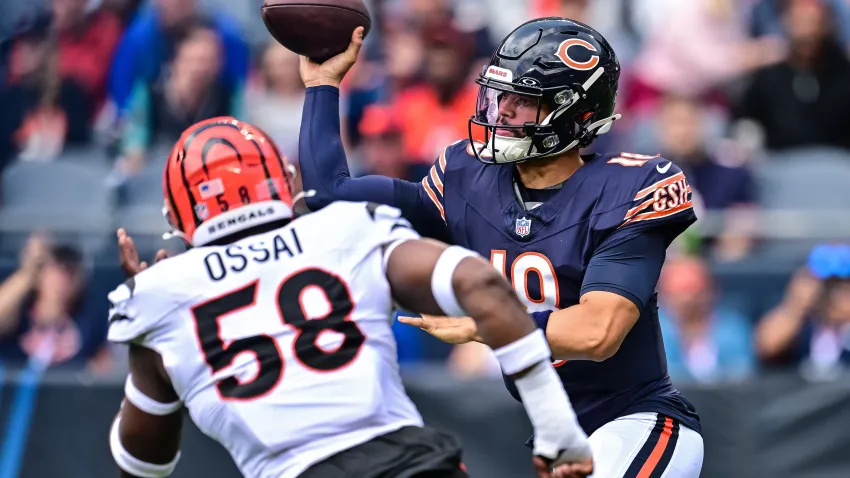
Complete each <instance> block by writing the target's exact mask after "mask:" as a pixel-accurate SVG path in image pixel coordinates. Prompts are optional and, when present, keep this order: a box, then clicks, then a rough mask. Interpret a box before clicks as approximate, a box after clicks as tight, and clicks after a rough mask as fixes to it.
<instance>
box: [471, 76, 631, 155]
mask: <svg viewBox="0 0 850 478" xmlns="http://www.w3.org/2000/svg"><path fill="white" fill-rule="evenodd" d="M500 70H501V69H499V68H494V67H492V66H491V67H489V68H488V69H487V70H486V73H484V74H483V75H482V76H481V77H480V78H479V79H478V80H476V83H478V84H479V85H480V86H481V87H480V90H479V94H478V101H477V103H476V109H475V115H474V116H472V117H471V118H470V120H469V136H470V141H471V142H472V144H473V145H474V146H473V148H472V149H473V152H474V154H475V156H476V158H477V159H478V160H479V161H481V162H483V163H487V164H502V163H521V162H525V161H529V160H533V159H538V158H547V157H552V156H556V155H558V154H562V153H564V152H566V151H569V150H571V149H574V148H577V147H583V146H586V145H588V144H590V143H591V142H592V141H593V138H594V137H596V136H598V135H600V134H605V133H607V132H608V131H609V130H610V129H611V124H612V123H613V122H614V121H615V120H617V119H619V118H620V115H613V116H608V117H606V118H601V119H596V118H594V116H596V115H595V113H596V112H582V111H577V110H576V108H575V107H576V105H577V104H579V102H580V100H582V99H585V98H586V97H587V91H588V90H589V89H590V88H591V87H593V85H594V84H595V83H596V82H597V81H598V80H599V78H601V77H602V75H603V74H604V73H605V70H604V68H602V67H599V68H597V69H596V70H595V71H594V73H593V74H592V75H590V77H589V78H588V79H587V81H585V83H584V84H581V85H572V86H567V87H564V86H559V87H553V88H541V87H539V86H534V83H535V81H534V80H533V79H529V78H521V79H520V80H519V83H522V84H517V83H514V82H512V81H510V80H511V79H512V78H510V77H508V78H504V79H499V78H498V77H499V76H502V77H503V76H504V75H505V72H504V71H500ZM508 73H509V72H508ZM504 80H508V81H504ZM512 95H521V97H522V98H525V99H526V100H527V101H534V102H536V104H537V115H536V118H535V121H534V122H526V123H524V124H523V125H504V124H500V123H499V120H500V113H499V107H500V101H504V100H505V99H506V98H513V96H512ZM544 105H546V106H548V107H549V108H550V109H551V112H549V113H548V114H545V115H544V113H545V111H544V109H543V107H544ZM568 113H574V114H568ZM580 115H584V118H581V117H579V116H580ZM590 121H592V122H590ZM473 125H477V126H480V127H483V128H484V143H483V144H481V143H480V142H478V141H475V140H474V134H473ZM499 130H508V131H517V132H521V134H518V135H516V136H512V135H511V136H508V135H504V134H499Z"/></svg>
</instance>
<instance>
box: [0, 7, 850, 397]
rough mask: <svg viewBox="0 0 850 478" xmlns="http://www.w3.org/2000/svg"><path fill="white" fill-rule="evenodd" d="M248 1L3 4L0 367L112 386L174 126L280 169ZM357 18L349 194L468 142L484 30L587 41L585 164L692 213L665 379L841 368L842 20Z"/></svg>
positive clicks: (613, 14)
mask: <svg viewBox="0 0 850 478" xmlns="http://www.w3.org/2000/svg"><path fill="white" fill-rule="evenodd" d="M261 3H262V2H261V0H252V1H244V2H226V1H216V0H149V1H140V0H42V1H41V2H39V1H31V2H20V4H19V6H18V7H14V6H13V9H12V10H13V14H12V15H10V16H9V18H10V19H13V20H14V22H13V23H12V24H7V25H6V26H5V27H4V28H5V30H0V41H2V44H0V105H3V108H2V109H1V110H0V173H2V175H3V181H2V184H0V201H2V204H0V276H2V277H4V279H3V282H2V283H0V361H3V362H5V363H15V362H22V361H26V360H27V359H32V358H33V357H37V358H40V359H44V360H46V361H47V362H49V363H51V364H53V365H54V366H57V367H58V366H66V367H71V368H80V367H91V368H93V369H94V370H100V371H109V370H114V369H115V368H116V367H121V366H122V365H121V360H122V357H121V356H122V354H121V353H120V351H119V350H114V349H110V348H108V347H107V346H106V345H105V331H106V313H105V308H106V305H105V302H106V301H105V291H108V290H109V289H111V288H112V287H114V285H115V283H116V282H117V281H118V280H120V277H121V275H120V271H119V269H118V264H117V253H116V250H115V244H114V239H113V238H114V232H113V231H114V229H115V227H117V226H122V227H126V228H128V229H129V230H130V231H131V232H132V233H134V234H135V235H136V236H137V237H140V243H139V245H140V248H141V249H142V251H143V252H144V253H145V254H150V253H151V252H152V251H153V250H155V249H156V248H157V247H161V246H162V242H161V241H162V240H161V239H160V236H159V235H158V234H157V231H163V230H164V229H165V222H164V221H163V220H162V218H161V215H160V213H159V209H160V208H161V205H162V189H161V188H162V186H161V184H162V183H161V170H162V165H163V163H164V161H165V158H166V153H167V151H168V150H169V149H170V147H171V145H172V143H173V142H174V141H175V140H176V139H177V138H178V137H179V135H180V133H181V132H182V131H183V130H184V129H185V128H186V127H188V126H190V125H191V124H193V123H195V122H197V121H199V120H202V119H205V118H209V117H214V116H222V115H233V116H236V117H238V118H241V119H244V120H245V121H248V122H251V123H253V124H256V125H258V126H259V127H261V128H262V129H264V130H265V131H266V132H268V133H269V134H270V135H271V136H272V137H273V138H274V139H275V141H277V143H278V145H279V147H280V149H281V150H282V152H283V153H284V154H286V155H287V156H288V158H289V159H290V161H292V162H294V163H295V164H297V160H298V158H297V153H298V133H299V130H300V118H301V104H302V101H303V97H304V88H303V85H302V84H301V80H300V77H299V73H298V57H297V56H296V55H295V54H293V53H291V52H289V51H288V50H286V49H285V48H283V47H281V46H280V45H278V44H276V43H274V42H273V41H270V37H269V36H268V35H267V33H266V31H265V28H264V27H263V25H262V21H261V19H260V16H259V6H260V4H261ZM367 3H368V4H369V6H370V11H371V12H372V17H373V28H372V31H371V32H370V34H369V36H368V38H367V42H366V48H365V49H364V52H363V53H362V57H363V58H362V59H361V61H360V62H359V63H358V64H357V65H356V66H355V71H354V72H353V73H352V74H350V75H349V76H348V77H347V79H346V83H345V84H344V85H343V97H344V101H343V105H344V106H343V109H344V111H342V112H341V113H342V118H343V133H344V140H345V142H346V144H347V150H348V151H349V154H350V158H351V161H352V167H353V168H354V169H355V171H356V173H357V174H370V173H374V174H382V175H388V176H394V177H403V178H407V179H411V180H418V179H420V178H421V177H423V175H424V174H425V173H426V172H427V171H428V168H430V166H431V164H432V162H433V160H434V158H435V157H437V156H438V155H439V153H440V151H438V150H437V149H436V148H439V147H440V146H441V145H445V144H448V143H450V142H453V141H455V140H457V139H461V138H465V137H467V135H468V119H469V117H470V115H471V114H472V109H473V105H474V104H475V99H476V95H477V94H478V88H477V85H475V83H474V82H473V80H474V78H475V77H476V76H477V75H478V74H479V72H480V71H481V67H482V65H483V64H484V63H485V62H486V61H487V59H488V58H489V56H490V55H491V54H492V52H493V50H494V48H495V47H496V46H497V43H498V41H499V40H500V39H501V38H502V37H503V36H504V35H505V34H507V33H508V32H509V31H510V30H512V29H513V28H514V27H516V26H518V25H519V24H520V23H522V22H523V21H525V20H528V19H531V18H535V17H542V16H551V15H558V16H566V17H569V18H573V19H576V20H579V21H582V22H585V23H588V24H590V25H592V26H594V27H595V28H597V29H598V30H600V31H601V32H602V33H603V34H604V35H605V36H606V37H607V38H608V39H609V40H611V41H612V43H613V46H614V48H615V49H616V51H617V52H618V54H619V56H620V58H621V61H622V67H623V79H622V81H621V84H620V93H619V101H618V112H619V113H622V114H623V119H622V120H621V121H618V122H617V124H616V125H615V127H614V128H613V130H612V133H611V134H608V135H605V136H603V137H602V138H603V139H600V140H599V141H597V142H596V143H595V144H594V145H593V148H594V150H598V151H606V150H614V151H628V152H632V153H641V154H662V155H664V156H665V157H667V158H669V159H672V160H674V161H675V162H676V163H677V164H678V165H679V166H681V168H682V169H683V170H684V171H685V173H686V175H687V177H688V179H689V182H690V184H691V186H692V188H693V190H694V196H695V203H697V204H698V207H697V210H698V211H697V212H698V215H699V217H700V219H701V220H700V222H698V223H697V224H696V225H695V226H693V227H692V228H691V229H690V230H689V231H688V232H687V233H686V234H685V235H684V237H683V238H682V240H681V241H680V242H679V243H677V244H675V245H674V246H673V247H672V248H671V250H670V253H669V255H668V262H667V265H666V267H665V270H664V273H663V275H662V279H661V281H660V283H659V287H658V292H659V295H660V298H661V314H660V315H661V319H662V330H663V333H664V339H665V347H666V351H667V358H668V361H669V365H670V373H671V376H673V378H674V380H698V381H713V380H734V379H742V378H746V377H747V376H749V375H750V374H752V373H756V372H757V371H759V370H761V369H763V368H766V367H771V366H783V365H785V366H787V365H803V366H804V367H805V368H806V370H809V371H813V372H815V373H819V374H820V375H823V372H824V371H827V372H828V371H830V370H835V369H836V367H840V366H841V365H842V364H850V285H848V284H850V249H848V247H846V246H844V247H842V246H840V245H835V244H840V243H841V240H842V239H848V238H850V228H848V227H847V225H848V224H850V221H848V220H847V218H848V217H850V213H849V211H850V188H848V187H847V185H848V184H850V88H848V85H850V59H848V52H850V1H848V0H691V1H686V2H685V1H680V0H634V1H629V0H454V1H452V0H372V1H370V2H367ZM15 8H17V9H18V11H17V12H16V11H15ZM4 21H5V22H7V23H8V22H9V21H10V20H9V19H5V20H4ZM2 25H3V24H2V23H0V27H2ZM842 218H843V220H842ZM827 244H828V245H827ZM170 247H172V248H173V247H177V246H175V245H174V244H173V243H172V244H171V246H170ZM789 277H791V280H790V281H789V280H788V278H789ZM786 283H787V286H786ZM396 329H397V332H398V335H397V337H398V340H399V342H400V345H399V353H400V358H401V359H402V360H403V361H404V362H405V363H417V362H421V361H440V360H447V364H448V366H450V367H451V368H452V370H454V371H455V372H456V373H458V374H461V375H471V376H475V375H480V374H488V373H492V372H494V368H493V364H494V362H493V360H492V357H491V356H490V355H489V354H488V353H486V351H482V350H481V348H480V347H476V346H475V345H467V346H462V347H457V348H455V349H453V350H452V349H449V346H446V345H444V344H442V343H438V342H437V341H435V340H434V339H431V338H430V337H429V336H427V335H426V334H424V333H422V332H420V331H419V330H417V329H413V328H411V327H408V326H404V325H399V326H397V327H396ZM495 371H496V372H498V370H495Z"/></svg>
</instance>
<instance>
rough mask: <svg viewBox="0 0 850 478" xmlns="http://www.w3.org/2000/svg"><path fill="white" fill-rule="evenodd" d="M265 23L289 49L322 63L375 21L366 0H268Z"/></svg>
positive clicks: (366, 32) (275, 36) (341, 50)
mask: <svg viewBox="0 0 850 478" xmlns="http://www.w3.org/2000/svg"><path fill="white" fill-rule="evenodd" d="M263 22H264V23H265V24H266V28H268V30H269V33H271V35H272V36H273V37H274V39H275V40H277V41H278V42H279V43H280V44H281V45H283V46H285V47H286V48H288V49H289V50H291V51H293V52H295V53H297V54H299V55H304V56H306V57H308V58H310V59H311V60H313V61H315V62H317V63H322V62H324V61H325V60H327V59H329V58H331V57H333V56H335V55H338V54H339V53H342V52H344V51H345V49H346V48H348V45H349V43H350V42H351V34H352V32H354V29H355V28H357V27H364V32H363V36H364V38H365V36H366V35H367V34H368V33H369V29H370V27H371V26H372V19H371V18H370V17H369V10H368V9H367V8H366V5H365V4H364V3H363V0H264V2H263Z"/></svg>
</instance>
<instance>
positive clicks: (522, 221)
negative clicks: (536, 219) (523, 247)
mask: <svg viewBox="0 0 850 478" xmlns="http://www.w3.org/2000/svg"><path fill="white" fill-rule="evenodd" d="M530 233H531V219H528V218H525V217H521V218H519V219H517V220H516V234H517V236H519V237H525V236H527V235H529V234H530Z"/></svg>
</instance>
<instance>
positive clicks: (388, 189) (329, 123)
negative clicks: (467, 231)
mask: <svg viewBox="0 0 850 478" xmlns="http://www.w3.org/2000/svg"><path fill="white" fill-rule="evenodd" d="M358 31H359V33H358ZM362 43H363V38H362V28H358V29H357V30H355V32H354V34H353V36H352V41H351V44H350V45H349V48H348V50H346V51H345V52H344V53H341V54H339V55H337V56H335V57H333V58H331V59H329V60H328V61H326V62H325V63H322V64H321V65H318V64H316V63H313V62H312V61H310V60H309V59H308V58H306V57H302V58H301V78H302V80H303V81H304V84H305V85H306V86H307V93H306V97H305V100H304V112H303V115H302V118H301V133H300V136H299V147H298V154H299V158H298V159H299V163H300V165H301V179H302V182H303V185H304V190H305V191H307V190H313V191H315V195H313V196H309V197H307V198H306V202H307V207H308V208H310V210H312V211H316V210H319V209H321V208H323V207H325V206H327V205H328V204H330V203H331V202H334V201H353V202H374V203H378V204H387V205H389V206H393V207H396V208H398V209H400V210H401V212H402V214H403V215H404V217H405V218H407V220H408V221H410V223H411V224H412V225H413V227H414V228H415V229H416V230H417V231H418V232H419V233H420V234H422V235H425V236H428V237H437V238H443V237H444V235H445V232H444V231H445V222H444V221H443V219H442V218H441V217H440V214H439V212H438V209H437V208H435V207H434V206H433V205H430V204H427V202H425V201H426V199H425V198H426V197H427V196H426V195H425V193H424V192H423V191H422V187H421V186H420V185H419V184H418V183H414V182H410V181H405V180H402V179H396V178H389V177H386V176H377V175H372V176H364V177H359V178H352V177H351V172H350V171H349V169H348V161H347V159H346V155H345V148H344V147H343V144H342V138H341V136H340V120H339V84H340V82H341V81H342V78H343V77H344V76H345V73H346V72H348V70H349V69H350V68H351V66H353V65H354V63H355V61H356V60H357V54H358V52H359V51H360V46H361V45H362ZM427 201H430V199H428V200H427Z"/></svg>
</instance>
